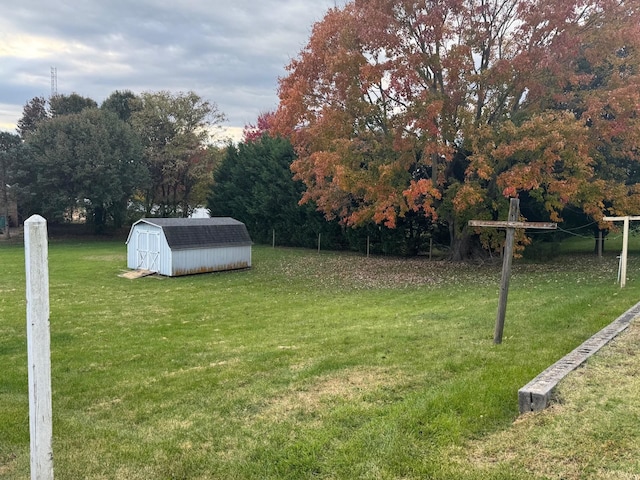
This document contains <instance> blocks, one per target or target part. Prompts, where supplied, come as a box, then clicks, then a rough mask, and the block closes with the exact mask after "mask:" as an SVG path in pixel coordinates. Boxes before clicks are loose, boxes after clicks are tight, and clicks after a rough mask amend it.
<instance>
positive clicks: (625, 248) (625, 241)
mask: <svg viewBox="0 0 640 480" xmlns="http://www.w3.org/2000/svg"><path fill="white" fill-rule="evenodd" d="M628 252H629V217H628V216H627V217H624V228H623V233H622V268H621V269H620V288H624V286H625V285H626V284H627V253H628Z"/></svg>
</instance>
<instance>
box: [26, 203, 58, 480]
mask: <svg viewBox="0 0 640 480" xmlns="http://www.w3.org/2000/svg"><path fill="white" fill-rule="evenodd" d="M24 247H25V267H26V274H27V275H26V276H27V361H28V369H29V374H28V378H29V433H30V448H31V480H53V446H52V443H53V427H52V409H51V343H50V338H51V337H50V332H49V266H48V246H47V221H46V220H45V219H44V218H42V217H41V216H40V215H33V216H32V217H30V218H29V219H28V220H27V221H26V222H24Z"/></svg>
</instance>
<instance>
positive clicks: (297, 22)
mask: <svg viewBox="0 0 640 480" xmlns="http://www.w3.org/2000/svg"><path fill="white" fill-rule="evenodd" d="M344 1H345V0H337V1H334V0H226V1H223V0H181V1H179V2H170V1H162V0H72V1H69V0H55V1H44V0H18V1H17V2H13V3H12V6H6V5H5V6H4V8H3V9H2V14H1V15H0V130H5V131H11V132H14V131H15V124H16V122H17V121H18V119H19V118H20V117H21V116H22V109H23V107H24V105H25V103H26V102H27V101H29V100H30V99H31V98H33V97H37V96H43V97H45V98H48V97H49V96H50V94H51V67H55V68H56V70H57V91H58V93H59V94H71V93H73V92H75V93H78V94H80V95H82V96H85V97H90V98H93V99H94V100H95V101H97V102H98V104H100V103H101V102H102V101H103V100H104V99H105V98H106V97H107V96H109V95H110V94H111V93H112V92H114V91H115V90H131V91H133V92H134V93H141V92H145V91H159V90H169V91H171V92H180V91H184V92H186V91H189V90H193V91H194V92H196V93H197V94H198V95H200V96H201V97H203V98H205V99H207V100H210V101H212V102H215V103H217V104H218V107H219V109H220V110H221V111H222V112H224V113H225V114H226V115H227V117H228V118H229V120H228V122H227V124H226V125H227V126H228V128H229V131H230V132H231V133H232V134H235V135H236V138H237V135H238V132H239V131H241V129H242V127H243V126H244V125H245V124H247V123H254V122H255V120H256V118H257V116H258V115H259V114H260V113H261V112H264V111H268V110H273V109H275V107H276V106H277V104H278V98H277V85H278V77H281V76H284V75H285V70H284V67H285V66H286V65H287V64H288V63H289V61H290V60H291V59H292V58H295V57H296V56H297V55H298V53H299V52H300V50H301V49H302V48H303V47H304V46H305V45H306V43H307V41H308V39H309V35H310V33H311V28H312V27H313V24H314V23H315V22H317V21H319V20H321V19H322V18H323V16H324V14H325V12H326V11H327V9H328V8H330V7H333V6H334V5H335V4H337V5H338V6H341V5H343V4H344Z"/></svg>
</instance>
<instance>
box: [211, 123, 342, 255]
mask: <svg viewBox="0 0 640 480" xmlns="http://www.w3.org/2000/svg"><path fill="white" fill-rule="evenodd" d="M294 158H295V153H294V151H293V148H292V146H291V143H290V142H289V141H288V140H285V139H283V138H280V137H276V138H274V137H270V136H269V135H267V134H264V135H262V137H261V138H260V139H258V140H256V141H248V142H245V143H241V144H239V145H238V146H235V145H229V146H227V149H226V152H225V155H224V157H223V159H222V161H221V163H220V164H219V165H218V167H217V168H216V170H215V172H214V184H213V186H212V188H211V193H210V195H209V200H208V207H209V210H210V211H211V214H212V215H213V216H230V217H233V218H236V219H237V220H240V221H241V222H243V223H245V225H246V226H247V228H248V230H249V233H250V234H251V238H252V239H253V240H254V241H255V242H258V243H269V244H270V243H271V242H272V240H273V232H274V231H275V235H276V243H277V244H278V245H283V246H298V247H309V248H312V247H314V246H317V241H318V234H320V235H321V243H322V246H323V247H324V248H329V249H335V248H344V246H345V241H346V240H345V238H344V236H343V234H342V229H341V228H340V226H339V225H338V224H337V223H336V222H327V221H326V220H325V219H324V217H323V216H322V214H320V213H319V212H317V211H316V210H315V208H314V206H313V205H302V206H300V205H299V204H298V201H299V200H300V196H301V195H302V184H301V183H300V182H295V181H293V180H292V178H291V177H292V175H291V171H290V169H289V167H290V165H291V162H293V160H294Z"/></svg>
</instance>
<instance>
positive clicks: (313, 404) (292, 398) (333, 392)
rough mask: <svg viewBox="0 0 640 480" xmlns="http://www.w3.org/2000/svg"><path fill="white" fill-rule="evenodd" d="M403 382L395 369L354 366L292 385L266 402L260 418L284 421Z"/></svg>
mask: <svg viewBox="0 0 640 480" xmlns="http://www.w3.org/2000/svg"><path fill="white" fill-rule="evenodd" d="M400 383H402V377H401V375H399V374H398V372H392V371H390V370H388V369H385V368H353V369H349V370H342V371H340V372H337V373H335V374H332V375H328V376H323V377H318V378H317V379H316V381H315V382H314V383H311V384H306V385H303V386H297V387H292V388H291V389H290V390H289V391H287V392H286V393H284V394H282V395H280V396H278V397H275V398H272V399H270V400H269V401H267V403H266V405H265V407H264V408H263V409H262V411H261V412H260V414H259V417H260V418H261V419H263V420H270V421H275V422H278V421H283V420H285V419H287V418H289V417H291V416H294V415H298V414H304V415H309V414H314V413H317V412H319V411H321V410H323V409H326V408H327V407H328V406H330V405H332V404H335V403H339V402H352V401H360V402H361V401H363V397H364V396H365V395H366V394H368V393H371V392H373V391H375V390H377V389H379V388H381V387H385V386H396V385H398V384H400Z"/></svg>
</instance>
